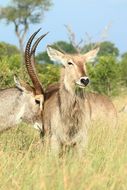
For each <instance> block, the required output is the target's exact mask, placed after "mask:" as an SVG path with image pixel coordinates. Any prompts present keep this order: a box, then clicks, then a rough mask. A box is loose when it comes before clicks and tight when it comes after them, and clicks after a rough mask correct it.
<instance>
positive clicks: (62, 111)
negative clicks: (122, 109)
mask: <svg viewBox="0 0 127 190" xmlns="http://www.w3.org/2000/svg"><path fill="white" fill-rule="evenodd" d="M34 34H35V35H36V34H37V33H34ZM35 35H32V37H31V38H30V40H29V43H28V44H27V55H29V57H30V56H31V59H29V61H28V62H27V65H26V66H27V68H30V67H31V70H32V71H35V67H34V64H35V60H34V52H35V51H33V52H31V53H30V51H29V49H30V47H31V43H32V40H33V39H34V36H35ZM40 39H41V37H40V38H38V40H37V41H36V46H37V44H38V43H39V41H40ZM34 49H36V48H34ZM98 50H99V49H98V48H97V49H94V50H91V51H89V52H88V53H86V54H84V55H80V54H78V55H71V54H66V53H62V52H60V51H58V50H56V49H53V48H52V47H51V46H48V47H47V53H48V55H49V57H50V59H51V60H53V61H55V62H59V63H61V64H62V68H61V78H60V82H59V83H58V84H56V85H51V86H49V87H48V88H47V89H46V90H45V91H43V92H44V105H43V124H44V129H45V131H47V132H49V135H50V142H51V148H52V149H53V150H55V152H59V151H60V150H61V147H62V146H63V145H64V146H66V145H72V146H73V145H76V146H75V147H77V150H78V151H79V152H82V151H83V150H84V149H85V146H86V142H87V132H88V128H89V126H90V124H91V123H92V122H93V121H100V120H102V121H103V122H104V121H105V122H107V125H112V124H113V125H115V123H116V117H117V116H116V110H115V108H114V105H113V104H112V102H111V101H110V100H109V98H108V97H106V96H103V95H100V94H95V93H87V92H85V88H86V87H87V85H88V84H89V77H88V76H87V70H86V62H89V61H91V60H93V59H94V58H95V57H96V55H97V53H98ZM47 77H48V76H47Z"/></svg>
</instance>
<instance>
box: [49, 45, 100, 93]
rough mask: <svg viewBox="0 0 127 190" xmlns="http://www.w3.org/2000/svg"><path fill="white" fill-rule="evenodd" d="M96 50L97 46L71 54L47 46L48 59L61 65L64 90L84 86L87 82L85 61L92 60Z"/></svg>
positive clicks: (97, 49)
mask: <svg viewBox="0 0 127 190" xmlns="http://www.w3.org/2000/svg"><path fill="white" fill-rule="evenodd" d="M98 51H99V48H96V49H94V50H91V51H89V52H88V53H86V54H84V55H81V54H77V55H71V54H65V53H62V52H60V51H58V50H56V49H53V48H52V47H51V46H48V47H47V53H48V55H49V57H50V59H51V60H52V61H55V62H59V63H61V64H62V65H63V69H62V70H63V72H62V82H63V83H64V86H65V88H66V90H68V91H70V92H71V91H73V89H74V88H75V87H76V86H78V87H80V88H84V87H86V86H87V85H88V84H89V77H88V76H87V70H86V63H87V62H90V61H92V60H93V59H94V58H95V57H96V56H97V53H98Z"/></svg>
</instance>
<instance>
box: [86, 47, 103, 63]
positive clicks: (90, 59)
mask: <svg viewBox="0 0 127 190" xmlns="http://www.w3.org/2000/svg"><path fill="white" fill-rule="evenodd" d="M99 50H100V48H99V47H98V48H96V49H94V50H91V51H89V52H88V53H85V54H84V57H85V60H86V62H93V61H94V60H95V58H96V57H97V54H98V52H99Z"/></svg>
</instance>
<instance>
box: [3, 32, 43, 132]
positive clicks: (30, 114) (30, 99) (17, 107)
mask: <svg viewBox="0 0 127 190" xmlns="http://www.w3.org/2000/svg"><path fill="white" fill-rule="evenodd" d="M45 35H46V34H45ZM45 35H43V36H42V37H41V39H42V38H43V37H44V36H45ZM34 46H35V44H34V45H33V47H32V49H34ZM25 58H26V59H25V61H26V64H27V62H28V59H30V58H29V56H28V55H27V50H26V51H25ZM28 72H29V75H30V78H31V80H32V83H33V86H34V87H31V86H30V85H29V84H27V83H24V82H20V81H19V80H18V78H17V77H16V76H15V77H14V79H15V83H16V87H13V88H6V89H2V90H0V132H1V131H4V130H7V129H9V128H12V127H14V126H16V125H17V124H19V123H20V122H26V123H29V124H33V125H34V126H35V127H38V128H40V129H41V128H42V102H43V88H42V85H41V83H40V82H39V80H38V78H37V76H36V75H35V74H36V73H35V72H32V70H31V69H30V68H29V67H28Z"/></svg>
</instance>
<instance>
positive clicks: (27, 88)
mask: <svg viewBox="0 0 127 190" xmlns="http://www.w3.org/2000/svg"><path fill="white" fill-rule="evenodd" d="M14 81H15V84H16V87H17V88H18V89H20V90H22V91H27V92H33V93H34V91H35V90H34V88H33V87H32V86H30V85H29V84H28V83H26V82H24V81H23V80H19V79H18V77H17V76H16V75H14Z"/></svg>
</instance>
